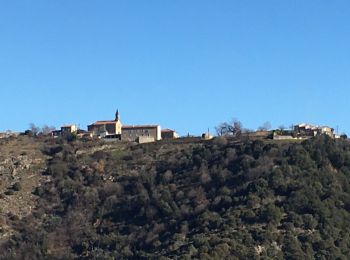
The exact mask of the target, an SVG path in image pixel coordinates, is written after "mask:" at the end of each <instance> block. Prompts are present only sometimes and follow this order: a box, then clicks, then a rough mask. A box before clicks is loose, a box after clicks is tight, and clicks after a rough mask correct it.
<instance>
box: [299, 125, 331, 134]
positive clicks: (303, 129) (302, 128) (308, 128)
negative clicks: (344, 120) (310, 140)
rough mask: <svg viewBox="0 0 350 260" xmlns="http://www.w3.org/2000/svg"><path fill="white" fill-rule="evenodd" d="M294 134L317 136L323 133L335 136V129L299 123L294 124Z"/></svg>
mask: <svg viewBox="0 0 350 260" xmlns="http://www.w3.org/2000/svg"><path fill="white" fill-rule="evenodd" d="M294 134H295V135H296V136H311V137H312V136H316V135H321V134H326V135H329V136H330V137H334V129H333V128H331V127H328V126H314V125H309V124H299V125H296V126H294Z"/></svg>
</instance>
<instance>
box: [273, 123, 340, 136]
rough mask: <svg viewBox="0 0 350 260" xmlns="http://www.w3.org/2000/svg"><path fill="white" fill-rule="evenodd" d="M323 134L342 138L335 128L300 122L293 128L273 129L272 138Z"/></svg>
mask: <svg viewBox="0 0 350 260" xmlns="http://www.w3.org/2000/svg"><path fill="white" fill-rule="evenodd" d="M323 134H325V135H328V136H330V137H332V138H340V136H339V135H338V134H335V133H334V128H331V127H329V126H315V125H310V124H298V125H295V126H294V127H293V129H291V130H275V131H273V135H272V138H273V139H274V140H288V139H307V138H311V137H315V136H318V135H323Z"/></svg>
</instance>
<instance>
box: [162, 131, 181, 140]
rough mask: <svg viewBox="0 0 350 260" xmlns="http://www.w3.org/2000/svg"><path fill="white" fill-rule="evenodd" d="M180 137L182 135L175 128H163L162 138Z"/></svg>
mask: <svg viewBox="0 0 350 260" xmlns="http://www.w3.org/2000/svg"><path fill="white" fill-rule="evenodd" d="M179 137H180V136H179V134H178V133H176V131H175V130H171V129H163V130H162V139H175V138H179Z"/></svg>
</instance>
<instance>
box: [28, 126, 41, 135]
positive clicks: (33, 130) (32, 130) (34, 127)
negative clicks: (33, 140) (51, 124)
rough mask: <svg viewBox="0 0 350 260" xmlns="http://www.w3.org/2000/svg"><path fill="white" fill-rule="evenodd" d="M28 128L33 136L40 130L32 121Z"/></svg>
mask: <svg viewBox="0 0 350 260" xmlns="http://www.w3.org/2000/svg"><path fill="white" fill-rule="evenodd" d="M29 130H30V131H31V132H32V134H33V135H34V136H35V135H37V134H38V133H39V132H40V127H38V126H36V125H35V124H34V123H30V124H29Z"/></svg>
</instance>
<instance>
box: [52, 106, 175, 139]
mask: <svg viewBox="0 0 350 260" xmlns="http://www.w3.org/2000/svg"><path fill="white" fill-rule="evenodd" d="M67 134H76V135H77V137H79V138H99V139H105V140H111V141H113V140H116V141H118V140H119V141H136V142H138V143H150V142H155V141H159V140H162V139H174V138H178V137H179V135H178V134H177V133H176V131H175V130H171V129H163V130H162V129H161V126H160V125H157V124H149V125H123V124H122V122H121V120H120V113H119V110H117V111H116V113H115V119H114V120H103V121H96V122H95V123H93V124H90V125H88V126H87V131H86V130H82V129H78V127H77V125H74V124H73V125H64V126H62V127H61V130H55V131H53V132H52V136H54V137H58V136H62V135H67Z"/></svg>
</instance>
